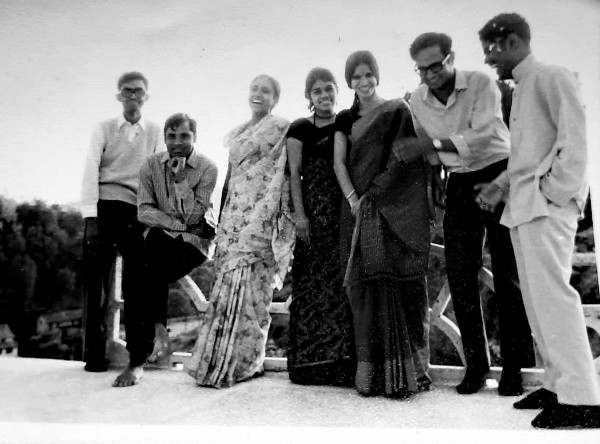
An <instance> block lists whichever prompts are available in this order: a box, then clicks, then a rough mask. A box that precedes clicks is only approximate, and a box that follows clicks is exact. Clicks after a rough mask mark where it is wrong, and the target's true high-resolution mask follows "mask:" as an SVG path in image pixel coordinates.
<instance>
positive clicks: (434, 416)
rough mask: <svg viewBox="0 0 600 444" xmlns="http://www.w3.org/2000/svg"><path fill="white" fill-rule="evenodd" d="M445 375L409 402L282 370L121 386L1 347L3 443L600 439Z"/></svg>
mask: <svg viewBox="0 0 600 444" xmlns="http://www.w3.org/2000/svg"><path fill="white" fill-rule="evenodd" d="M441 374H442V373H440V372H434V379H437V380H436V381H435V385H434V388H433V389H432V390H431V391H430V392H424V393H420V394H418V395H416V396H414V397H413V398H411V399H409V400H389V399H385V398H364V397H361V396H360V395H358V394H357V393H356V392H355V391H354V390H352V389H345V388H335V387H303V386H297V385H294V384H292V383H290V382H289V380H288V378H287V373H285V372H283V373H274V372H267V373H266V374H265V376H264V377H261V378H257V379H255V380H252V381H249V382H245V383H243V384H239V385H237V386H234V387H232V388H230V389H220V390H217V389H211V388H200V387H197V386H196V385H195V383H194V381H193V379H192V378H190V377H189V376H188V375H187V374H186V373H184V372H182V371H171V370H149V371H146V373H145V376H144V379H143V380H142V382H141V383H140V384H139V385H137V386H135V387H129V388H120V389H116V388H112V387H111V385H110V384H111V382H112V380H113V379H114V378H115V377H116V375H117V370H110V371H109V372H107V373H99V374H98V373H96V374H93V373H86V372H84V371H83V364H82V363H81V362H73V361H58V360H42V359H29V358H17V357H5V356H4V355H3V356H2V357H0V442H1V443H11V444H20V443H44V444H51V443H73V444H75V443H76V444H80V443H132V444H135V443H144V444H152V443H261V444H262V443H337V442H341V443H403V442H410V444H422V443H428V444H429V443H449V444H453V443H461V444H463V443H483V444H492V443H502V444H506V443H519V444H521V443H530V442H532V443H533V442H535V443H560V444H571V443H594V444H600V432H599V431H597V430H596V431H593V430H567V431H540V430H535V429H533V428H532V427H531V425H530V421H531V420H532V419H533V417H534V416H535V415H536V412H535V411H518V410H515V409H513V408H512V407H511V406H512V403H513V402H514V401H515V398H503V397H500V396H498V395H497V392H496V390H495V388H494V384H493V383H494V381H489V382H490V384H489V386H488V387H486V388H485V389H484V390H482V391H481V392H480V393H478V394H476V395H470V396H460V395H458V394H456V392H455V391H454V389H453V387H452V386H451V384H450V383H446V384H445V383H444V382H443V381H440V379H441V378H440V377H439V376H437V377H436V375H441ZM446 382H448V381H446ZM454 383H456V381H452V384H454ZM530 389H531V388H530ZM530 389H529V390H530Z"/></svg>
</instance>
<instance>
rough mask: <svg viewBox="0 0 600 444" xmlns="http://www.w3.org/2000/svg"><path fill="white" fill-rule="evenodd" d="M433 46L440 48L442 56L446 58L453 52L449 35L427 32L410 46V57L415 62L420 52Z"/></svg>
mask: <svg viewBox="0 0 600 444" xmlns="http://www.w3.org/2000/svg"><path fill="white" fill-rule="evenodd" d="M432 46H439V47H440V51H442V54H443V55H445V56H446V55H448V54H450V51H452V38H451V37H450V36H449V35H448V34H444V33H441V32H426V33H424V34H421V35H420V36H419V37H417V38H416V39H415V41H414V42H412V44H411V45H410V57H411V58H412V59H413V60H414V59H415V57H416V56H417V54H419V52H421V51H422V50H424V49H425V48H430V47H432Z"/></svg>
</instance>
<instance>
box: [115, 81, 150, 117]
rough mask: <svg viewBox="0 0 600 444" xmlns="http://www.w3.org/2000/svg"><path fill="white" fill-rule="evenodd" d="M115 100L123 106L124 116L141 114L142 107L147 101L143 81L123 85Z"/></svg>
mask: <svg viewBox="0 0 600 444" xmlns="http://www.w3.org/2000/svg"><path fill="white" fill-rule="evenodd" d="M117 100H118V101H119V102H121V103H122V104H123V111H124V114H127V115H132V114H135V113H139V112H141V110H142V106H144V103H146V100H148V94H146V85H145V84H144V81H143V80H141V79H137V80H130V81H128V82H125V83H123V84H122V85H121V90H120V91H119V93H118V94H117Z"/></svg>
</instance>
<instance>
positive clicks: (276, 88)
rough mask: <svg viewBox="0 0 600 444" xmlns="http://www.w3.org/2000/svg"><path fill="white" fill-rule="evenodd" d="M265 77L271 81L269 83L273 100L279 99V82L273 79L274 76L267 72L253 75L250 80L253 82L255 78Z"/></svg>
mask: <svg viewBox="0 0 600 444" xmlns="http://www.w3.org/2000/svg"><path fill="white" fill-rule="evenodd" d="M261 77H262V78H265V79H267V80H268V81H269V82H271V85H272V86H273V98H274V99H275V101H276V102H277V101H279V96H280V95H281V86H280V85H279V82H278V81H277V79H275V78H274V77H271V76H270V75H268V74H260V75H258V76H256V77H254V78H253V79H252V82H254V81H255V80H256V79H260V78H261ZM252 82H250V84H252Z"/></svg>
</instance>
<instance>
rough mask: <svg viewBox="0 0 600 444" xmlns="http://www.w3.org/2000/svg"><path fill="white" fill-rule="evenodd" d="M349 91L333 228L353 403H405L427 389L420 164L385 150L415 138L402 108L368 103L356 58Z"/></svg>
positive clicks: (338, 147) (341, 121)
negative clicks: (359, 399) (348, 323)
mask: <svg viewBox="0 0 600 444" xmlns="http://www.w3.org/2000/svg"><path fill="white" fill-rule="evenodd" d="M345 74H346V81H347V83H348V87H350V88H351V89H353V90H354V91H355V100H354V104H353V106H352V108H351V109H348V110H344V111H341V112H340V113H339V114H338V116H337V119H336V135H335V161H334V166H335V172H336V175H337V178H338V181H339V184H340V187H341V188H342V191H343V193H344V196H345V201H344V202H343V204H342V216H341V227H340V249H341V252H340V256H341V263H342V265H343V268H344V269H345V271H346V273H345V277H344V286H345V287H346V292H347V294H348V296H349V298H350V306H351V308H352V314H353V320H354V332H355V347H356V359H357V371H356V378H355V384H356V389H357V390H358V392H359V393H360V394H363V395H377V394H383V395H385V396H390V397H406V396H409V395H410V394H412V393H414V392H416V391H418V390H419V389H421V388H428V387H429V384H430V383H431V380H430V379H429V377H428V375H427V373H426V372H427V362H428V359H426V354H427V353H426V351H427V349H428V337H427V336H428V328H427V325H428V303H427V285H426V278H425V273H426V270H427V263H428V256H429V208H428V202H427V176H426V170H425V163H424V161H423V157H422V156H421V155H420V154H418V155H415V156H413V158H411V159H410V160H409V161H404V160H400V159H399V158H398V157H397V156H396V155H395V154H394V150H395V149H396V148H397V145H398V144H399V143H401V141H402V138H404V137H412V136H414V135H415V132H414V129H413V125H412V117H411V113H410V109H409V108H408V105H407V104H406V102H405V101H404V100H402V99H396V100H389V101H386V100H383V99H382V98H380V97H379V96H378V95H377V93H376V87H377V85H378V84H379V68H378V66H377V62H376V60H375V58H374V57H373V55H372V54H371V53H370V52H368V51H358V52H355V53H353V54H351V55H350V57H348V60H347V61H346V70H345Z"/></svg>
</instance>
